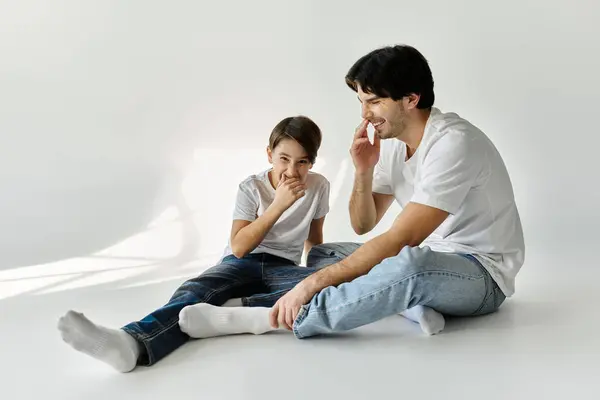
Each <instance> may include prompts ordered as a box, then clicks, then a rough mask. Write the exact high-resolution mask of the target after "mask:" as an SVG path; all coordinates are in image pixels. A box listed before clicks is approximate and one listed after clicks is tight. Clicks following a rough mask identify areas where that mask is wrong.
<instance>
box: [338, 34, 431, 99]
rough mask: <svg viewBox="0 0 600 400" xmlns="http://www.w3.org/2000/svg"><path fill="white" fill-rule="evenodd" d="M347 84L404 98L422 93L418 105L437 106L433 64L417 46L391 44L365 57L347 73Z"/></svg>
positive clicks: (395, 97) (366, 90)
mask: <svg viewBox="0 0 600 400" xmlns="http://www.w3.org/2000/svg"><path fill="white" fill-rule="evenodd" d="M346 84H347V85H348V86H349V87H350V88H351V89H352V90H354V91H357V90H358V89H357V85H360V87H361V89H362V90H363V91H364V92H365V93H372V94H374V95H377V96H379V97H389V98H391V99H392V100H400V99H402V98H403V97H404V96H407V95H409V94H411V93H415V94H418V95H420V96H421V97H420V99H419V103H418V104H417V108H419V109H429V108H431V107H432V106H433V102H434V100H435V95H434V93H433V76H432V74H431V69H429V64H428V63H427V60H426V59H425V57H423V55H422V54H421V53H420V52H419V51H418V50H417V49H415V48H414V47H411V46H406V45H397V46H388V47H383V48H380V49H376V50H373V51H372V52H370V53H369V54H367V55H365V56H363V57H361V58H360V59H359V60H358V61H357V62H356V63H354V65H353V66H352V68H350V70H349V71H348V74H346Z"/></svg>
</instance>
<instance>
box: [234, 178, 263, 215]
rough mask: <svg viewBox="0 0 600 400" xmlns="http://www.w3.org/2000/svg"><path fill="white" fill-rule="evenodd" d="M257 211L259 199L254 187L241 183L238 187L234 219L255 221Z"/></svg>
mask: <svg viewBox="0 0 600 400" xmlns="http://www.w3.org/2000/svg"><path fill="white" fill-rule="evenodd" d="M257 212H258V199H257V197H256V195H255V194H254V192H253V190H252V187H251V186H249V185H246V184H244V183H241V184H240V186H239V187H238V192H237V197H236V200H235V209H234V211H233V219H234V220H235V219H241V220H245V221H254V220H255V219H256V213H257Z"/></svg>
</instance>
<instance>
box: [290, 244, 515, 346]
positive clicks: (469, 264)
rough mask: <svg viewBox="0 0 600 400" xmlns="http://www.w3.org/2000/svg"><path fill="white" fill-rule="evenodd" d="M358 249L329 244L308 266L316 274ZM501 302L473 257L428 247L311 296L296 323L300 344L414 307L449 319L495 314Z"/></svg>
mask: <svg viewBox="0 0 600 400" xmlns="http://www.w3.org/2000/svg"><path fill="white" fill-rule="evenodd" d="M358 247H359V244H356V243H331V244H325V245H321V246H316V247H314V248H313V249H312V250H311V254H310V255H309V260H308V261H307V264H309V265H311V267H312V268H315V269H319V268H322V267H323V266H326V265H329V264H333V263H335V262H337V261H339V260H341V259H343V258H345V257H347V256H348V255H349V254H351V253H352V252H353V251H354V250H356V249H357V248H358ZM504 300H505V296H504V294H503V293H502V291H501V290H500V288H499V287H498V285H497V284H496V282H494V280H493V279H492V277H491V276H490V274H489V273H488V272H487V271H486V270H485V268H484V267H483V266H482V265H481V264H480V263H479V262H478V261H477V259H475V258H474V257H473V256H472V255H468V254H455V253H440V252H434V251H431V249H430V248H429V247H422V248H421V247H405V248H404V249H402V251H401V252H400V253H399V254H398V255H396V256H394V257H390V258H387V259H385V260H383V261H382V262H381V263H380V264H378V265H376V266H375V267H374V268H373V269H372V270H371V271H370V272H369V273H368V274H366V275H363V276H361V277H359V278H356V279H355V280H353V281H351V282H348V283H343V284H341V285H339V286H337V287H333V286H330V287H328V288H325V289H323V290H322V291H321V292H320V293H318V294H317V295H315V296H314V297H313V299H312V300H311V301H310V303H309V304H306V305H304V306H303V307H302V309H301V310H300V313H299V314H298V317H297V318H296V321H295V322H294V327H293V330H294V335H295V336H296V337H297V338H299V339H302V338H306V337H310V336H315V335H320V334H327V333H333V332H341V331H346V330H350V329H353V328H357V327H359V326H362V325H366V324H369V323H371V322H375V321H377V320H380V319H382V318H385V317H388V316H390V315H394V314H398V313H400V312H402V311H404V310H406V309H409V308H412V307H414V306H417V305H423V306H427V307H430V308H432V309H434V310H437V311H438V312H440V313H442V314H446V315H453V316H475V315H482V314H488V313H491V312H494V311H496V310H497V309H498V307H500V305H501V304H502V302H503V301H504Z"/></svg>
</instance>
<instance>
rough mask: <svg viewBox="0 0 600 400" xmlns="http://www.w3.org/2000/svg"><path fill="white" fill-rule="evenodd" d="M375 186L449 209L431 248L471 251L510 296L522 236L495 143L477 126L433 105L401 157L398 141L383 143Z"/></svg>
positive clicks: (522, 251)
mask: <svg viewBox="0 0 600 400" xmlns="http://www.w3.org/2000/svg"><path fill="white" fill-rule="evenodd" d="M373 192H376V193H384V194H391V195H394V197H395V199H396V201H397V202H398V203H399V204H400V206H401V207H405V206H406V205H407V204H408V203H409V202H413V203H420V204H425V205H428V206H431V207H435V208H438V209H441V210H444V211H447V212H448V213H449V214H450V215H449V216H448V218H447V219H446V220H445V221H444V222H443V223H442V224H441V225H440V226H439V227H438V228H437V229H436V230H435V231H434V232H433V233H432V234H431V235H430V236H429V237H428V238H427V239H426V240H425V241H424V242H423V243H422V246H429V247H430V248H431V249H432V250H433V251H439V252H454V253H468V254H472V255H474V256H475V257H476V258H477V259H478V260H479V261H480V262H481V264H482V265H483V266H484V267H485V268H486V270H487V271H488V272H489V273H490V275H491V276H492V278H493V279H494V280H495V281H496V283H497V284H498V286H499V287H500V289H502V292H503V293H504V294H505V295H506V296H511V295H512V294H513V293H514V291H515V276H516V275H517V272H518V271H519V270H520V268H521V266H522V265H523V261H524V257H525V243H524V238H523V230H522V226H521V220H520V217H519V212H518V210H517V206H516V204H515V199H514V194H513V188H512V184H511V181H510V178H509V175H508V172H507V170H506V167H505V165H504V162H503V160H502V158H501V156H500V154H499V153H498V151H497V149H496V148H495V146H494V145H493V143H492V142H491V141H490V140H489V138H488V137H487V136H486V135H485V134H484V133H483V132H481V131H480V130H479V129H478V128H476V127H475V126H473V125H472V124H471V123H469V122H468V121H466V120H464V119H462V118H460V117H459V116H458V115H456V114H454V113H442V112H441V111H440V110H438V109H437V108H432V111H431V115H430V117H429V120H428V121H427V124H426V126H425V132H424V135H423V139H422V140H421V143H420V144H419V146H418V147H417V150H416V152H415V153H414V154H413V156H412V157H411V158H410V159H408V160H406V145H405V144H404V143H403V142H401V141H400V140H395V139H390V140H384V141H382V142H381V152H380V158H379V162H378V164H377V165H376V167H375V173H374V177H373Z"/></svg>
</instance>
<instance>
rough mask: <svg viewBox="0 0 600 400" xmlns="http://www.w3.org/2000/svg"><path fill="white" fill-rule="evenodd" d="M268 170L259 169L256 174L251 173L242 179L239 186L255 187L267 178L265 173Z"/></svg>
mask: <svg viewBox="0 0 600 400" xmlns="http://www.w3.org/2000/svg"><path fill="white" fill-rule="evenodd" d="M268 173H269V170H265V171H261V172H259V173H257V174H252V175H249V176H247V177H246V178H245V179H244V180H242V181H241V182H240V184H239V186H240V187H256V186H258V185H261V184H264V183H265V180H268V178H267V174H268Z"/></svg>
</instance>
